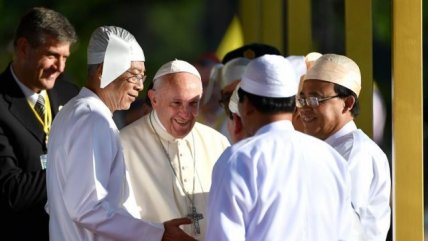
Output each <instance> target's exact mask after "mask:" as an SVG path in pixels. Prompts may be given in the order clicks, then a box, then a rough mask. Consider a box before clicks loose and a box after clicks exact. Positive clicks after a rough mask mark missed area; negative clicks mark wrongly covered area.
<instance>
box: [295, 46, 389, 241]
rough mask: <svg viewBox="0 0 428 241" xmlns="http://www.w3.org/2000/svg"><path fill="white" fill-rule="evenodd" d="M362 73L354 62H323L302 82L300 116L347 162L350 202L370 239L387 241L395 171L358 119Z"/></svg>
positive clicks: (328, 57) (329, 57)
mask: <svg viewBox="0 0 428 241" xmlns="http://www.w3.org/2000/svg"><path fill="white" fill-rule="evenodd" d="M360 90H361V74H360V69H359V68H358V65H357V64H356V63H355V62H354V61H353V60H351V59H350V58H348V57H346V56H342V55H337V54H325V55H323V56H322V57H320V58H319V59H318V60H317V61H316V62H315V64H314V65H313V67H312V68H311V69H309V70H308V72H307V73H306V75H305V77H304V78H303V84H302V89H301V91H300V97H299V98H298V99H297V106H298V109H299V110H298V111H299V113H300V116H301V120H302V122H303V126H304V132H305V133H307V134H310V135H312V136H314V137H317V138H319V139H321V140H325V141H326V142H327V143H328V144H330V145H331V146H332V147H334V148H335V149H336V150H337V151H338V152H339V153H340V154H341V155H342V156H343V157H344V158H345V159H346V160H347V161H348V165H349V169H350V173H351V181H352V194H351V200H352V204H353V207H354V209H355V212H356V213H357V214H358V216H359V218H360V221H361V224H362V225H363V228H364V232H365V235H366V237H367V239H366V240H385V239H386V235H387V233H388V230H389V227H390V217H391V210H390V206H389V205H390V195H391V178H390V168H389V163H388V160H387V157H386V155H385V154H384V152H383V151H382V150H381V149H380V148H379V147H378V146H377V145H376V143H375V142H373V141H372V140H371V139H370V138H369V137H368V136H367V135H366V134H364V133H363V131H362V130H360V129H357V127H356V125H355V122H354V118H355V117H356V116H357V115H358V113H359V103H358V95H359V93H360Z"/></svg>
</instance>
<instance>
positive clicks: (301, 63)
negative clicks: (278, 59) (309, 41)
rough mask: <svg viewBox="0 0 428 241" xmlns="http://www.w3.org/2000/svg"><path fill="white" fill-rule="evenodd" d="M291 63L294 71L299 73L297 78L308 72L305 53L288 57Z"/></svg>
mask: <svg viewBox="0 0 428 241" xmlns="http://www.w3.org/2000/svg"><path fill="white" fill-rule="evenodd" d="M286 59H287V60H288V61H290V64H291V65H292V66H293V68H294V71H295V72H296V74H297V77H298V78H297V80H299V79H300V77H301V76H302V75H304V74H305V73H306V61H305V56H303V55H290V56H288V57H286Z"/></svg>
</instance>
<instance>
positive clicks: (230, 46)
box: [216, 15, 244, 59]
mask: <svg viewBox="0 0 428 241" xmlns="http://www.w3.org/2000/svg"><path fill="white" fill-rule="evenodd" d="M242 45H244V35H243V33H242V27H241V23H240V21H239V19H238V17H237V16H236V15H235V16H234V17H233V19H232V21H231V22H230V24H229V26H228V27H227V29H226V32H225V34H224V36H223V39H222V40H221V42H220V45H219V46H218V48H217V51H216V54H217V57H218V58H219V59H223V57H224V56H225V55H226V54H227V53H228V52H229V51H231V50H234V49H236V48H239V47H241V46H242Z"/></svg>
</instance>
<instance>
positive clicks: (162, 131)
mask: <svg viewBox="0 0 428 241" xmlns="http://www.w3.org/2000/svg"><path fill="white" fill-rule="evenodd" d="M149 115H150V116H149V121H150V122H151V123H153V128H154V129H155V131H156V133H157V134H158V135H159V136H160V138H161V139H163V140H166V141H168V142H180V141H183V140H187V139H188V138H189V136H191V135H190V133H192V131H193V129H192V130H191V131H190V132H189V133H188V134H187V135H186V136H185V137H183V138H175V137H173V136H172V135H171V134H169V133H168V131H167V130H166V128H165V127H164V126H163V125H162V123H161V121H160V119H159V116H158V115H157V113H156V110H153V111H152V112H150V114H149ZM193 128H194V127H193Z"/></svg>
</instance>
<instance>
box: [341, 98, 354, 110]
mask: <svg viewBox="0 0 428 241" xmlns="http://www.w3.org/2000/svg"><path fill="white" fill-rule="evenodd" d="M355 102H356V100H355V97H354V96H352V95H350V96H347V97H346V98H345V99H344V103H345V106H344V108H343V112H347V111H350V110H352V107H354V105H355Z"/></svg>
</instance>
